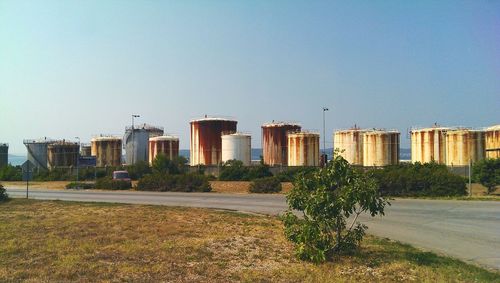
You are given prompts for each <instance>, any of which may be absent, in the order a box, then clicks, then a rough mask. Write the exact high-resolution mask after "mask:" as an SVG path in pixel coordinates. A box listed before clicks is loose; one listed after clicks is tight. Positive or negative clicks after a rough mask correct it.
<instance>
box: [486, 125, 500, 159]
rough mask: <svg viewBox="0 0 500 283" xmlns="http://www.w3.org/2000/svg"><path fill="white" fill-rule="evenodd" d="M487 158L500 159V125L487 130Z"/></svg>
mask: <svg viewBox="0 0 500 283" xmlns="http://www.w3.org/2000/svg"><path fill="white" fill-rule="evenodd" d="M485 136H486V158H500V125H496V126H492V127H489V128H488V129H486V133H485Z"/></svg>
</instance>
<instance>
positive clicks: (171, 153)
mask: <svg viewBox="0 0 500 283" xmlns="http://www.w3.org/2000/svg"><path fill="white" fill-rule="evenodd" d="M158 154H164V155H165V156H166V157H167V158H168V159H170V160H172V159H174V158H175V157H178V156H179V138H178V137H175V136H172V135H165V136H158V137H152V138H150V139H149V164H152V163H153V160H154V159H155V158H156V156H157V155H158Z"/></svg>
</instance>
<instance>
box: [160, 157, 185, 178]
mask: <svg viewBox="0 0 500 283" xmlns="http://www.w3.org/2000/svg"><path fill="white" fill-rule="evenodd" d="M186 163H187V160H186V158H184V157H182V156H178V157H174V158H173V159H172V160H170V159H169V158H167V156H166V155H165V154H163V153H160V154H158V155H157V156H156V157H155V159H154V160H153V162H152V168H153V173H160V174H182V173H185V171H186Z"/></svg>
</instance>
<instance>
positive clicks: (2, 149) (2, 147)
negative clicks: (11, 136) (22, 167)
mask: <svg viewBox="0 0 500 283" xmlns="http://www.w3.org/2000/svg"><path fill="white" fill-rule="evenodd" d="M8 164H9V144H8V143H0V168H2V167H5V166H7V165H8Z"/></svg>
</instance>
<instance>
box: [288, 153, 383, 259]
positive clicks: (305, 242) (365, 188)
mask: <svg viewBox="0 0 500 283" xmlns="http://www.w3.org/2000/svg"><path fill="white" fill-rule="evenodd" d="M287 203H288V207H289V209H288V210H287V212H286V213H285V214H284V216H283V217H282V221H283V224H284V225H285V236H286V237H287V239H288V240H290V241H291V242H293V243H294V244H295V252H296V254H297V256H298V257H299V258H300V259H302V260H308V261H312V262H323V261H326V260H329V259H331V258H332V257H333V256H334V255H335V254H343V253H351V252H353V251H354V250H355V249H356V248H357V247H358V246H359V243H360V242H361V240H362V239H363V236H364V235H365V230H366V229H367V227H366V226H365V225H362V224H360V223H359V222H357V218H358V216H359V215H360V214H362V213H369V214H370V215H371V216H375V215H377V214H381V215H383V214H384V207H385V205H386V204H387V201H386V200H385V199H384V198H382V197H380V196H379V191H378V187H377V184H376V182H375V180H373V179H371V178H369V177H368V176H366V175H365V174H362V173H360V172H358V171H357V170H355V169H354V168H353V167H351V166H350V165H349V163H348V162H347V161H346V160H345V159H344V158H342V157H341V156H340V155H335V156H334V158H333V160H332V161H330V162H329V163H328V164H327V165H326V167H325V168H322V169H319V170H318V171H316V172H314V173H312V174H310V175H309V176H306V175H305V174H302V175H301V176H300V177H298V178H297V179H296V180H295V181H294V187H293V189H292V191H290V193H289V194H288V195H287ZM294 211H300V212H302V215H301V217H298V216H297V215H295V214H294ZM350 216H353V220H352V221H351V223H349V224H348V223H347V220H348V218H349V217H350Z"/></svg>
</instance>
